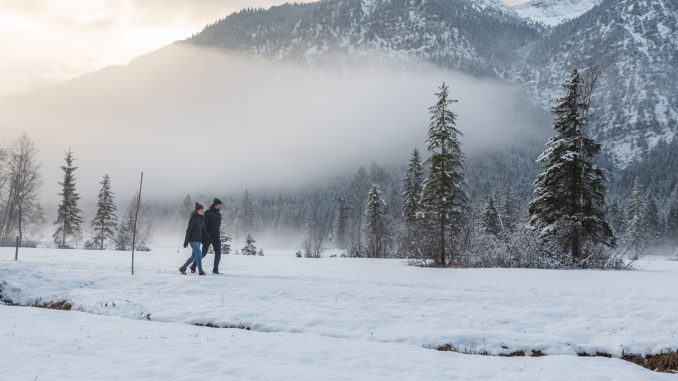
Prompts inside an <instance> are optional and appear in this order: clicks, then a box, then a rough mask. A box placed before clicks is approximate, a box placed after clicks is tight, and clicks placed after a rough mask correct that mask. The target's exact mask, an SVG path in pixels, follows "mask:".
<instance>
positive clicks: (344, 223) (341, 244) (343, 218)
mask: <svg viewBox="0 0 678 381" xmlns="http://www.w3.org/2000/svg"><path fill="white" fill-rule="evenodd" d="M336 201H337V202H338V203H339V213H338V214H337V248H339V249H348V248H349V243H350V242H349V226H348V218H349V211H351V208H350V207H349V206H348V205H346V199H345V198H339V199H337V200H336Z"/></svg>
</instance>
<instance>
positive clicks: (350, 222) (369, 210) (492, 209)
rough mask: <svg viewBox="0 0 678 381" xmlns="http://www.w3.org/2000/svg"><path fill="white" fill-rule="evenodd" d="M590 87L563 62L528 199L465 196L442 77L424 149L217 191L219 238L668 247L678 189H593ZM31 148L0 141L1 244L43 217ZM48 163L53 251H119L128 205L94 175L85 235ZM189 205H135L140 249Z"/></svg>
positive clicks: (577, 255) (410, 246) (588, 79)
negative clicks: (334, 171)
mask: <svg viewBox="0 0 678 381" xmlns="http://www.w3.org/2000/svg"><path fill="white" fill-rule="evenodd" d="M595 82H596V78H595V70H593V69H592V68H591V67H588V68H586V70H585V71H584V72H583V73H580V72H579V70H577V69H574V70H573V71H572V73H570V75H569V78H568V79H567V80H566V81H565V83H564V84H563V88H564V90H565V95H564V96H563V97H562V98H560V99H558V100H557V101H556V103H555V105H554V107H553V109H552V114H553V128H554V131H555V134H554V136H553V137H552V138H551V139H549V141H548V142H547V148H546V150H545V151H544V152H543V153H542V154H541V155H540V156H539V157H538V163H539V164H540V165H541V172H540V173H539V174H538V175H537V176H536V179H535V181H534V194H533V197H531V198H528V197H525V196H524V195H525V191H524V190H523V189H515V188H514V187H512V184H511V182H512V181H511V179H505V183H504V184H495V188H494V189H493V190H491V191H490V194H487V192H485V193H484V194H482V193H481V195H477V194H478V193H479V192H477V190H476V191H474V194H476V196H474V198H473V199H472V198H471V197H470V196H469V192H468V189H469V181H468V179H467V175H466V168H465V167H466V158H465V156H464V152H463V151H462V146H461V143H460V141H459V137H460V136H461V134H462V133H461V131H460V130H459V129H458V128H457V127H456V123H457V114H456V113H455V112H454V111H453V106H454V104H455V103H456V102H457V101H456V100H453V99H451V98H450V88H449V87H448V86H447V85H445V84H443V85H442V86H441V87H440V88H439V89H438V91H437V92H436V94H435V96H436V102H435V104H434V105H433V106H431V107H430V109H429V114H430V119H429V127H428V133H427V139H426V146H427V150H426V152H425V153H424V154H422V153H421V152H419V151H418V150H416V149H415V150H413V151H412V153H411V155H410V157H409V161H408V163H407V165H406V166H405V167H384V166H380V165H378V164H376V163H372V164H371V166H368V167H361V168H359V169H358V170H357V171H356V172H355V174H354V175H353V176H351V177H339V178H337V179H336V180H335V181H328V182H326V184H325V185H324V186H321V187H316V188H312V189H311V188H302V189H301V190H299V191H297V192H291V193H287V194H280V193H278V194H276V193H274V192H273V193H259V194H252V193H251V192H249V191H248V190H245V192H244V193H243V195H242V196H241V197H240V198H238V199H236V198H234V197H233V196H222V200H223V202H224V205H223V206H224V207H223V209H222V214H223V215H224V219H223V221H224V223H223V230H224V234H225V235H226V233H227V232H228V233H230V234H231V235H232V236H233V238H234V241H249V242H250V244H251V243H253V242H254V239H253V237H254V236H257V237H260V236H263V237H264V239H265V240H266V242H271V241H273V240H275V241H277V242H276V244H278V245H279V246H286V247H290V246H297V247H301V249H302V250H301V251H302V252H303V253H304V255H306V256H308V257H318V256H321V255H322V253H323V251H324V250H325V249H327V248H339V249H342V250H343V252H344V253H345V254H344V255H347V256H353V257H368V258H386V257H399V258H409V259H410V260H412V262H414V263H417V264H423V265H434V266H464V267H469V266H510V267H550V268H554V267H555V268H560V267H620V266H623V263H624V262H623V261H622V260H621V258H622V257H623V256H627V257H628V258H631V259H633V258H637V257H639V256H640V255H642V254H644V253H647V252H648V251H650V250H652V249H653V247H654V246H656V245H658V244H666V245H676V244H677V243H678V185H675V189H674V191H673V192H672V194H671V195H670V197H669V198H668V199H666V198H664V199H661V200H657V199H656V198H655V197H654V195H653V193H652V192H646V191H645V190H644V189H643V186H642V182H640V181H638V180H636V181H635V184H634V187H633V191H632V193H631V194H630V195H624V196H623V197H620V195H614V196H611V195H610V194H609V193H608V191H607V185H606V184H607V173H606V171H604V170H603V169H602V168H601V166H599V165H598V164H597V162H598V161H597V157H598V155H599V153H600V150H601V147H600V145H599V144H598V143H597V142H596V141H595V139H593V138H591V135H592V134H591V132H590V130H591V126H590V124H591V120H592V119H593V117H592V115H591V113H592V109H593V107H592V99H593V97H592V95H593V92H594V91H595V87H596V83H595ZM598 118H600V115H599V116H598ZM36 153H37V150H36V148H35V146H34V144H33V142H32V141H31V140H30V138H29V137H28V136H27V135H25V134H24V135H22V136H21V137H19V138H18V139H17V140H16V141H15V142H13V143H12V144H11V145H9V146H8V147H5V148H3V149H0V164H1V165H0V197H1V198H0V201H1V202H2V204H1V208H2V209H0V212H1V214H0V217H1V219H0V239H1V241H2V243H3V244H14V241H13V240H14V239H15V237H16V236H17V235H19V236H21V237H22V244H24V245H27V244H30V243H31V242H29V240H26V239H24V238H23V237H24V236H27V235H28V236H35V235H37V232H38V231H39V230H40V229H42V227H43V226H44V225H45V223H46V221H45V214H44V210H43V208H42V206H41V205H40V204H39V203H38V202H37V194H38V191H39V189H40V187H41V186H42V185H43V184H42V180H41V178H40V174H39V169H40V167H39V165H38V164H37V162H36V158H35V156H36ZM424 156H426V157H424ZM61 170H62V172H63V178H62V181H60V182H59V185H60V187H61V191H60V192H59V196H60V201H59V205H58V207H57V218H56V220H55V221H54V229H55V230H54V234H53V236H52V237H53V239H54V242H55V244H56V245H57V246H58V247H62V248H67V247H71V244H72V243H73V242H74V241H75V242H84V247H85V248H88V249H104V248H116V249H119V250H128V249H130V248H131V231H132V228H133V217H134V216H133V214H132V208H131V207H130V208H128V209H127V213H125V214H124V217H123V218H119V217H118V215H117V213H118V211H117V207H116V204H115V198H114V193H113V192H112V190H111V189H112V185H111V179H110V177H109V176H108V175H104V176H103V178H102V180H101V182H100V185H101V187H100V191H99V193H98V195H97V204H96V212H95V213H94V217H93V218H92V220H91V221H90V222H89V225H88V226H89V232H87V234H86V235H87V237H86V238H87V239H85V237H84V235H85V233H83V230H84V227H86V226H85V222H84V220H83V218H82V211H81V210H80V208H79V206H78V204H79V200H80V195H79V193H78V192H77V189H76V182H77V179H76V176H75V173H76V170H77V167H76V166H75V157H74V154H73V152H72V151H71V150H70V149H69V150H68V151H67V152H66V155H65V158H64V164H63V165H62V166H61ZM473 181H476V182H477V181H478V180H477V179H472V181H471V182H473ZM483 187H486V185H485V184H483ZM193 202H194V200H193V199H192V197H191V196H190V195H186V197H184V199H183V200H182V201H178V202H176V203H174V204H173V205H167V204H160V203H157V202H156V203H155V204H153V203H144V204H142V210H141V213H140V220H141V223H140V225H139V226H140V228H139V230H140V232H139V233H140V236H141V240H140V241H141V245H140V247H141V248H143V247H144V246H145V242H146V241H147V240H148V239H149V238H150V235H151V231H152V230H153V227H154V224H155V222H156V221H158V220H162V221H165V220H171V221H174V222H173V224H174V225H175V226H177V227H180V226H182V225H183V224H184V223H185V218H187V216H188V214H189V213H190V211H191V210H192V208H193ZM260 240H261V239H260ZM225 241H229V240H225ZM245 243H247V242H245Z"/></svg>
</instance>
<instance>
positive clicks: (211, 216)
mask: <svg viewBox="0 0 678 381" xmlns="http://www.w3.org/2000/svg"><path fill="white" fill-rule="evenodd" d="M221 207H222V202H221V200H219V199H218V198H215V199H214V201H213V202H212V206H210V208H209V209H208V210H207V211H206V212H205V229H206V230H207V234H209V236H210V237H211V238H212V242H211V245H212V247H213V248H214V267H213V268H212V274H219V262H220V261H221V234H220V232H219V229H220V228H221ZM209 249H210V243H209V242H207V240H203V244H202V257H203V258H205V256H207V251H209ZM191 272H192V273H194V272H195V263H193V264H192V265H191Z"/></svg>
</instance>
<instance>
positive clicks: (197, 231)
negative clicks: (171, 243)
mask: <svg viewBox="0 0 678 381" xmlns="http://www.w3.org/2000/svg"><path fill="white" fill-rule="evenodd" d="M203 240H209V241H211V240H212V239H211V238H210V235H209V233H207V230H206V229H205V219H204V217H203V216H201V215H199V214H198V213H194V214H193V215H192V216H191V219H189V220H188V228H187V229H186V238H185V239H184V243H186V242H202V241H203Z"/></svg>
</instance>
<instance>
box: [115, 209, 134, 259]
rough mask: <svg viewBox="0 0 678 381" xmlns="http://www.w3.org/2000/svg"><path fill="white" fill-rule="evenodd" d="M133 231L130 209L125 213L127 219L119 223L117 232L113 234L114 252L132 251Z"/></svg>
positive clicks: (132, 213) (132, 215)
mask: <svg viewBox="0 0 678 381" xmlns="http://www.w3.org/2000/svg"><path fill="white" fill-rule="evenodd" d="M133 230H134V211H133V210H132V209H131V208H130V209H129V211H128V212H127V218H126V219H125V220H124V221H120V226H118V231H117V232H116V234H115V250H121V251H125V250H131V249H132V231H133Z"/></svg>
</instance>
